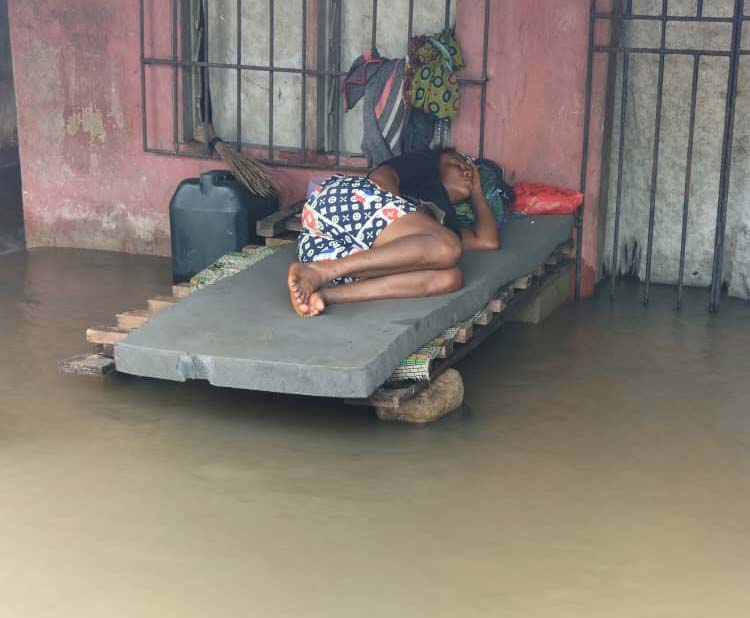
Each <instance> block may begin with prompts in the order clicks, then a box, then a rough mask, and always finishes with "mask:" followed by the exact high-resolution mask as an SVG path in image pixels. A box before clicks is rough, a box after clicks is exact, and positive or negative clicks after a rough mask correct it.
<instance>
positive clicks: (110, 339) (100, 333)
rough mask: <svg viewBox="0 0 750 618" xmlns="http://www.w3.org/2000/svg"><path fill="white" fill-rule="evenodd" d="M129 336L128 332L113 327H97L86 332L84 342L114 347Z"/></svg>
mask: <svg viewBox="0 0 750 618" xmlns="http://www.w3.org/2000/svg"><path fill="white" fill-rule="evenodd" d="M129 334H130V332H129V331H127V330H123V329H121V328H115V327H113V326H97V327H96V328H89V329H87V330H86V341H88V342H89V343H99V344H109V345H114V344H116V343H120V341H122V340H123V339H125V337H127V336H128V335H129Z"/></svg>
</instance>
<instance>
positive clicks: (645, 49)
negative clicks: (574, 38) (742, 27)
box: [594, 45, 732, 58]
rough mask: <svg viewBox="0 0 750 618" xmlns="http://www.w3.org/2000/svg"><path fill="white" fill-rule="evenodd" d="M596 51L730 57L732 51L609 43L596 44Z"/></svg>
mask: <svg viewBox="0 0 750 618" xmlns="http://www.w3.org/2000/svg"><path fill="white" fill-rule="evenodd" d="M594 51H595V52H618V53H625V52H627V53H629V54H631V55H632V54H665V55H667V56H673V55H677V56H695V55H699V56H717V57H727V58H728V57H730V56H731V55H732V52H731V51H716V50H710V49H691V48H685V49H674V48H671V47H670V48H667V49H661V48H659V47H622V46H618V47H612V46H607V45H596V46H594Z"/></svg>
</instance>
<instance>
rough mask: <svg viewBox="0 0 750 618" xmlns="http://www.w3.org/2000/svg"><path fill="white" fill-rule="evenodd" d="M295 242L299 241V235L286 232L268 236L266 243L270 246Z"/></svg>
mask: <svg viewBox="0 0 750 618" xmlns="http://www.w3.org/2000/svg"><path fill="white" fill-rule="evenodd" d="M293 242H297V235H296V234H292V233H288V234H284V235H283V236H275V237H273V238H266V245H268V246H269V247H280V246H282V245H288V244H291V243H293Z"/></svg>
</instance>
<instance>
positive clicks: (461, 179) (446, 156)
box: [439, 149, 474, 204]
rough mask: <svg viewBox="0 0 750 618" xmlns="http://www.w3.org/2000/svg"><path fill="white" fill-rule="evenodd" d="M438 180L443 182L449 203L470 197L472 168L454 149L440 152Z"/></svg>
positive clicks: (463, 200)
mask: <svg viewBox="0 0 750 618" xmlns="http://www.w3.org/2000/svg"><path fill="white" fill-rule="evenodd" d="M439 163H440V181H441V182H442V183H443V186H444V187H445V190H446V191H447V192H448V197H449V199H450V201H451V204H460V203H461V202H465V201H466V200H468V199H469V197H471V186H472V182H473V176H474V168H473V166H472V165H471V164H470V163H469V161H467V160H466V158H465V157H464V156H463V155H461V154H459V153H458V152H456V151H455V150H454V149H446V150H443V151H441V153H440V159H439Z"/></svg>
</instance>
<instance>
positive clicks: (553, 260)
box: [544, 251, 563, 266]
mask: <svg viewBox="0 0 750 618" xmlns="http://www.w3.org/2000/svg"><path fill="white" fill-rule="evenodd" d="M562 259H563V258H562V255H561V254H560V253H558V252H557V251H555V253H553V254H552V255H550V256H549V257H548V258H547V259H546V260H545V261H544V265H545V266H557V265H558V263H559V262H560V260H562Z"/></svg>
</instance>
